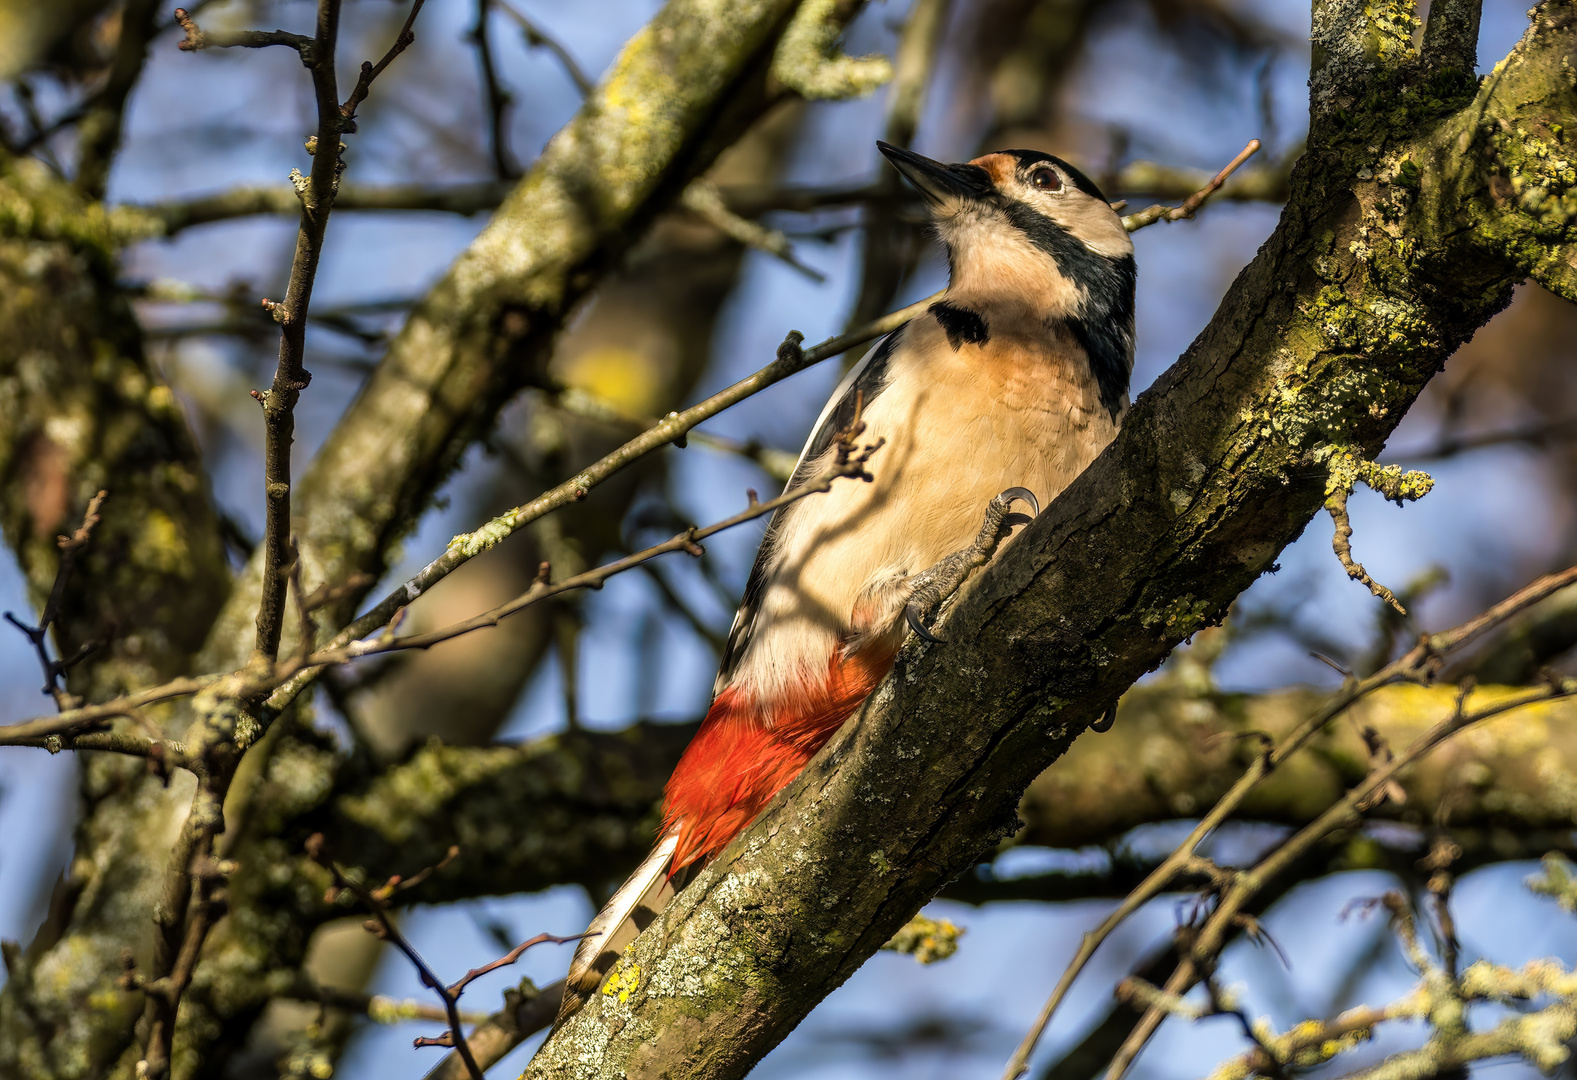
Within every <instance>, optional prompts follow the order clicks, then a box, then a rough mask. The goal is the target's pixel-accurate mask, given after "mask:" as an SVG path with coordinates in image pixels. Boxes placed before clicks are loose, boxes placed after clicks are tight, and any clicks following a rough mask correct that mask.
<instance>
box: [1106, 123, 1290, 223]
mask: <svg viewBox="0 0 1577 1080" xmlns="http://www.w3.org/2000/svg"><path fill="white" fill-rule="evenodd" d="M1259 147H1260V142H1259V140H1258V139H1250V140H1249V142H1248V145H1247V146H1245V147H1244V148H1243V149H1242V151H1240V152H1239V153H1238V156H1237V157H1235V158H1233V159H1232V160H1231V161H1229V162H1227V164H1226V166H1225V167H1224V168H1223V169H1222V170H1221V171H1220V172H1218V173H1216V175H1215V176H1214V177H1213V178H1212V179H1211V181H1210V183H1208V184H1206V185H1205V186H1204V187H1202V188H1200V189H1199V190H1198V191H1196V192H1194V193H1193V194H1192V195H1190V196H1189V197H1188V198H1186V199H1184V200H1183V202H1182V204H1181V205H1179V206H1162V205H1161V204H1159V203H1157V204H1156V205H1154V206H1150V207H1146V208H1145V209H1143V210H1141V211H1139V212H1138V213H1137V214H1127V215H1125V216H1124V217H1123V228H1125V229H1127V230H1128V231H1129V232H1138V231H1139V230H1140V229H1142V228H1144V227H1145V226H1147V225H1154V224H1155V223H1156V222H1157V221H1163V220H1164V221H1181V220H1183V219H1184V218H1192V217H1193V216H1194V214H1195V213H1197V212H1198V210H1199V208H1200V207H1201V206H1203V205H1204V204H1205V200H1206V199H1208V198H1210V196H1212V195H1214V194H1215V193H1216V192H1217V191H1220V190H1221V185H1222V184H1224V183H1226V182H1227V177H1229V176H1231V175H1232V174H1233V173H1235V172H1237V170H1238V166H1240V165H1242V164H1243V163H1244V162H1245V161H1247V160H1248V159H1249V158H1251V157H1253V156H1254V155H1255V154H1256V153H1257V152H1258V151H1259Z"/></svg>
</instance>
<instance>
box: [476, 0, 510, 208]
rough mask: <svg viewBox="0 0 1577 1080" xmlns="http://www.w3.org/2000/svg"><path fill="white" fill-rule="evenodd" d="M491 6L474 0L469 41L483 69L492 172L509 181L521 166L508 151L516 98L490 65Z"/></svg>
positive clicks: (488, 3) (483, 94)
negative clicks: (512, 107) (488, 24)
mask: <svg viewBox="0 0 1577 1080" xmlns="http://www.w3.org/2000/svg"><path fill="white" fill-rule="evenodd" d="M492 7H493V4H492V0H476V25H475V26H474V27H472V28H471V41H472V42H473V43H474V44H475V45H476V61H477V64H478V66H480V67H481V69H482V100H483V103H484V104H485V105H486V106H487V118H488V144H489V145H490V146H491V147H492V149H493V171H494V173H496V174H497V176H498V178H499V179H500V180H511V179H513V178H515V177H517V176H519V175H520V166H519V165H517V164H515V159H514V156H513V155H512V154H510V152H509V106H510V105H512V104H513V103H514V100H515V99H514V95H513V94H511V93H510V92H509V91H508V90H506V89H505V88H504V86H503V85H502V84H501V83H500V82H499V81H498V69H497V68H496V67H495V66H494V64H493V44H492V41H491V39H490V38H489V37H488V33H487V16H488V13H489V12H490V11H491V10H492Z"/></svg>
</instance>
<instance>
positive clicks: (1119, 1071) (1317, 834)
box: [1106, 624, 1577, 1080]
mask: <svg viewBox="0 0 1577 1080" xmlns="http://www.w3.org/2000/svg"><path fill="white" fill-rule="evenodd" d="M1464 625H1466V624H1464ZM1461 629H1462V628H1460V627H1459V628H1458V630H1461ZM1428 640H1429V639H1427V638H1426V639H1425V641H1424V642H1421V643H1420V644H1419V646H1418V649H1415V650H1414V652H1415V653H1416V652H1418V651H1419V650H1420V649H1423V648H1425V646H1426V645H1427V643H1428ZM1409 655H1411V654H1409ZM1574 693H1577V680H1565V681H1563V682H1560V683H1552V684H1550V685H1548V686H1541V687H1537V688H1534V689H1532V690H1529V691H1527V692H1526V693H1522V694H1518V695H1515V696H1513V697H1509V698H1505V699H1502V700H1500V701H1498V702H1496V703H1495V704H1493V705H1490V706H1487V707H1486V708H1483V709H1480V710H1477V711H1476V712H1471V713H1465V712H1462V711H1461V710H1456V711H1454V712H1453V714H1452V715H1451V716H1450V717H1448V718H1447V719H1445V720H1443V721H1441V722H1440V723H1438V724H1436V725H1435V726H1434V727H1433V728H1431V729H1430V730H1429V731H1427V732H1425V733H1424V734H1423V735H1421V736H1420V737H1419V738H1418V739H1416V740H1415V741H1414V742H1413V744H1412V745H1411V746H1409V747H1408V748H1407V749H1406V750H1405V751H1404V752H1402V753H1401V754H1398V755H1396V757H1395V758H1394V759H1393V760H1391V761H1388V762H1386V763H1385V764H1384V766H1383V767H1380V768H1375V769H1372V770H1371V771H1370V773H1369V775H1368V776H1367V777H1366V778H1365V779H1364V780H1363V781H1362V782H1361V783H1359V784H1358V785H1357V786H1356V787H1354V788H1353V789H1352V790H1350V791H1349V792H1347V794H1346V795H1345V796H1344V797H1343V798H1341V799H1339V800H1337V801H1336V802H1335V803H1334V804H1332V805H1331V806H1330V807H1329V808H1327V809H1326V810H1325V811H1324V812H1323V813H1322V814H1320V816H1319V817H1317V818H1316V819H1315V820H1314V821H1313V822H1311V823H1310V824H1308V825H1306V826H1305V827H1304V828H1302V829H1300V830H1298V832H1296V833H1294V834H1293V835H1292V836H1291V837H1289V838H1288V839H1287V840H1285V841H1283V842H1282V843H1281V844H1279V845H1277V846H1276V847H1275V848H1274V849H1273V850H1272V851H1271V852H1270V853H1269V854H1267V855H1265V856H1264V857H1263V858H1261V859H1260V860H1259V862H1258V863H1256V864H1255V865H1254V866H1253V867H1251V868H1250V869H1248V870H1244V871H1241V872H1234V873H1233V876H1232V883H1231V884H1230V885H1229V886H1228V887H1227V888H1225V889H1224V890H1222V892H1221V894H1220V899H1219V901H1218V903H1217V905H1216V908H1215V910H1214V911H1212V912H1211V913H1210V915H1209V916H1208V917H1207V918H1206V920H1205V922H1204V925H1203V926H1202V927H1201V928H1200V929H1199V931H1198V933H1197V935H1196V936H1195V938H1194V941H1193V944H1192V947H1191V948H1190V949H1189V951H1188V952H1187V954H1186V955H1184V956H1183V957H1182V960H1181V962H1180V963H1179V964H1178V966H1177V970H1176V971H1174V972H1173V973H1172V976H1171V978H1169V979H1168V980H1167V982H1166V985H1165V987H1164V988H1163V989H1164V990H1165V992H1166V993H1168V994H1175V995H1181V994H1183V993H1185V992H1186V991H1187V990H1188V988H1189V987H1191V986H1193V985H1194V984H1195V983H1196V982H1198V981H1199V979H1200V977H1201V975H1202V973H1203V972H1204V971H1206V970H1208V968H1209V966H1210V965H1211V964H1213V963H1214V958H1215V957H1216V956H1217V955H1218V954H1219V953H1220V950H1221V947H1222V945H1223V943H1224V941H1225V936H1226V934H1227V932H1228V931H1229V930H1230V928H1231V927H1232V926H1233V925H1234V920H1235V919H1236V918H1237V917H1238V916H1239V915H1240V914H1241V912H1242V910H1243V907H1244V905H1245V904H1246V903H1247V902H1248V901H1249V900H1250V899H1252V898H1253V896H1254V895H1255V894H1256V893H1257V892H1258V891H1259V890H1260V889H1261V888H1263V887H1264V885H1265V883H1266V882H1268V881H1270V880H1271V879H1273V878H1274V877H1276V876H1277V875H1278V874H1280V873H1281V872H1282V871H1284V870H1285V869H1286V868H1287V867H1288V866H1290V865H1291V864H1292V863H1293V862H1295V861H1296V860H1297V859H1298V858H1299V857H1300V856H1302V855H1303V854H1304V853H1305V852H1307V851H1308V850H1309V849H1311V848H1312V847H1313V846H1314V845H1315V844H1317V843H1319V842H1320V841H1321V840H1323V839H1324V838H1325V837H1327V836H1329V835H1330V834H1331V833H1333V832H1337V831H1339V830H1341V829H1343V828H1347V827H1349V826H1350V825H1351V824H1352V823H1354V822H1355V821H1357V820H1358V819H1359V816H1360V811H1359V807H1360V806H1361V805H1363V803H1364V802H1365V801H1367V800H1370V799H1373V798H1374V796H1375V795H1376V793H1378V792H1379V791H1381V790H1383V789H1384V788H1385V787H1386V786H1387V785H1388V784H1390V783H1391V782H1392V781H1393V780H1394V778H1395V776H1396V774H1397V773H1398V772H1399V771H1400V770H1401V769H1402V768H1404V767H1405V766H1407V765H1409V764H1411V763H1412V762H1413V761H1416V760H1417V759H1418V758H1420V757H1422V756H1423V755H1425V754H1427V753H1429V752H1430V751H1431V750H1433V749H1434V748H1435V747H1437V746H1439V745H1440V744H1441V743H1442V742H1444V741H1446V740H1447V739H1449V738H1450V737H1451V736H1453V735H1455V734H1456V733H1457V732H1459V731H1462V730H1463V729H1465V728H1467V727H1470V726H1472V725H1473V724H1477V723H1480V722H1481V721H1484V720H1487V719H1490V718H1491V717H1495V716H1499V715H1501V714H1502V713H1505V712H1509V711H1511V710H1513V709H1518V708H1521V707H1523V706H1524V705H1532V704H1536V703H1539V702H1544V701H1552V700H1555V699H1557V698H1562V697H1568V696H1571V695H1572V694H1574ZM1163 1017H1164V1011H1163V1010H1161V1009H1158V1008H1155V1007H1151V1008H1150V1009H1149V1010H1147V1011H1146V1012H1145V1015H1144V1016H1143V1017H1142V1018H1141V1019H1140V1021H1139V1023H1138V1024H1137V1025H1136V1026H1135V1027H1134V1030H1133V1032H1132V1033H1131V1034H1130V1035H1129V1036H1128V1038H1127V1039H1126V1040H1125V1041H1124V1043H1123V1045H1122V1047H1121V1048H1120V1049H1119V1050H1118V1051H1117V1054H1116V1055H1115V1056H1114V1057H1113V1059H1112V1062H1111V1065H1110V1066H1109V1067H1108V1069H1107V1071H1106V1080H1121V1078H1122V1077H1123V1076H1124V1075H1125V1074H1126V1073H1127V1071H1128V1068H1129V1066H1130V1065H1132V1064H1133V1060H1134V1058H1135V1057H1137V1056H1138V1054H1139V1051H1140V1050H1142V1049H1143V1048H1144V1046H1145V1044H1146V1043H1147V1042H1149V1040H1150V1036H1151V1035H1153V1034H1154V1033H1155V1029H1156V1028H1157V1027H1158V1026H1160V1023H1161V1020H1162V1019H1163Z"/></svg>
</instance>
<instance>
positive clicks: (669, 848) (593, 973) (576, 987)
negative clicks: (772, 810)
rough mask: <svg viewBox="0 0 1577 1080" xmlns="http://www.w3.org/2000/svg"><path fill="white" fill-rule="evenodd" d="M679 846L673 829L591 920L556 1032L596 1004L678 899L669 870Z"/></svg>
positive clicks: (567, 980)
mask: <svg viewBox="0 0 1577 1080" xmlns="http://www.w3.org/2000/svg"><path fill="white" fill-rule="evenodd" d="M678 842H679V833H678V831H677V830H672V829H670V830H669V831H668V833H667V834H666V835H664V836H663V838H662V840H661V841H659V842H658V844H657V846H656V847H655V848H653V849H652V853H651V854H650V855H648V856H646V859H645V861H644V862H642V863H641V865H640V866H638V867H636V868H635V873H633V874H631V875H630V879H629V880H628V881H626V882H625V883H624V884H623V885H620V886H619V891H618V892H616V893H614V894H613V898H612V899H611V900H609V901H608V902H607V903H606V904H605V905H603V908H602V910H601V911H599V912H598V913H597V917H596V918H595V919H593V920H591V925H590V926H589V927H587V928H586V936H585V937H584V938H582V939H581V942H580V945H579V946H578V947H577V948H576V949H575V958H574V959H573V960H571V961H570V965H569V975H568V976H567V977H566V978H565V981H564V1000H563V1002H562V1003H561V1004H560V1005H559V1014H558V1019H557V1020H555V1021H554V1022H553V1027H554V1030H557V1029H558V1027H559V1025H561V1024H563V1023H564V1021H566V1020H568V1019H569V1018H570V1017H571V1016H573V1015H575V1013H577V1012H579V1011H580V1008H581V1006H583V1005H585V1004H586V1002H588V1001H590V1000H591V995H593V994H595V993H596V992H597V987H598V986H600V985H601V984H602V980H603V978H604V977H605V976H606V975H607V974H608V972H609V970H610V969H611V968H612V967H613V965H614V963H615V962H617V961H618V959H619V956H620V955H621V954H622V953H623V952H624V947H625V946H626V945H628V944H629V943H630V942H632V941H634V940H635V938H636V935H638V934H639V933H640V932H641V931H642V930H644V929H646V927H647V926H648V925H649V924H650V923H651V921H652V920H653V919H655V918H656V917H657V916H658V914H659V913H661V911H662V910H663V908H665V907H667V906H668V901H670V900H672V899H673V895H674V885H673V881H672V879H671V876H670V874H669V872H668V867H669V864H670V863H672V861H673V854H674V847H675V846H676V845H677V844H678Z"/></svg>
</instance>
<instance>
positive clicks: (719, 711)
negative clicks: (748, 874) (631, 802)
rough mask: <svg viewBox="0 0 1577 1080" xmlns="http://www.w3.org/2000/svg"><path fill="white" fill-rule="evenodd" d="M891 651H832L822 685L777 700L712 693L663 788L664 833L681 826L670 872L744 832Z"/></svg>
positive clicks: (889, 661) (868, 686) (879, 675)
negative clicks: (698, 727) (844, 654)
mask: <svg viewBox="0 0 1577 1080" xmlns="http://www.w3.org/2000/svg"><path fill="white" fill-rule="evenodd" d="M894 655H895V653H894V651H893V650H892V649H886V648H883V649H866V650H864V651H862V652H859V653H856V654H855V655H853V656H848V657H840V656H839V655H838V654H837V653H834V654H833V657H832V659H831V660H830V661H829V663H828V665H827V679H826V681H825V682H824V683H822V684H821V685H819V686H813V685H805V686H801V687H799V688H798V689H797V690H796V691H795V692H793V693H790V694H786V695H784V697H783V699H782V700H781V701H774V702H757V701H752V700H750V699H747V698H746V697H745V696H744V695H743V694H741V693H739V691H738V690H737V689H736V688H734V687H729V688H728V689H726V690H724V691H723V692H722V693H721V694H718V695H717V698H716V700H714V701H713V702H712V707H711V708H710V709H708V710H707V713H706V719H705V720H703V721H701V730H700V731H698V732H696V735H695V738H694V739H692V740H691V742H690V745H689V746H688V747H687V748H686V749H685V752H684V756H683V757H682V758H680V759H679V764H678V766H677V767H676V768H675V769H674V773H673V776H671V777H669V778H668V786H667V788H666V789H665V790H664V799H663V827H662V832H664V833H666V832H667V831H668V830H669V829H671V828H673V827H674V826H675V825H676V824H677V825H678V827H679V843H678V846H677V847H676V848H675V850H674V857H673V863H672V864H671V865H670V867H669V871H668V873H669V876H670V877H671V876H673V874H674V873H676V872H677V871H679V870H682V869H684V868H685V867H686V866H688V865H690V864H691V863H693V862H696V861H697V860H700V859H709V858H711V857H712V856H713V855H716V854H717V853H718V852H720V851H722V850H723V849H724V848H725V847H727V846H728V842H729V841H730V840H732V839H733V838H734V837H736V836H738V835H739V834H740V833H741V832H743V831H744V829H745V826H747V825H749V824H750V822H751V821H753V820H754V819H755V816H756V815H757V814H759V813H760V812H761V811H762V809H763V808H764V807H765V806H766V805H767V803H769V802H771V801H772V796H774V795H776V794H777V793H778V792H779V791H781V790H782V789H783V788H785V787H787V786H788V785H789V783H790V782H791V781H792V780H793V779H794V778H795V777H796V776H798V775H799V774H800V770H801V769H803V768H804V767H805V763H806V762H807V761H809V760H810V759H811V758H812V757H814V756H815V754H816V751H818V750H820V749H821V748H822V747H823V746H824V745H826V742H827V740H828V739H830V738H832V736H833V733H834V732H836V731H837V730H838V728H840V727H842V726H843V722H844V721H845V720H847V719H848V718H849V717H850V716H851V715H853V713H854V711H855V710H856V709H858V708H859V707H860V702H862V701H864V700H865V698H866V697H867V696H868V695H869V694H870V692H871V691H872V690H874V689H876V684H877V683H879V682H881V681H882V679H883V677H885V676H886V674H887V672H888V671H889V670H890V669H891V668H892V666H893V657H894Z"/></svg>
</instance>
